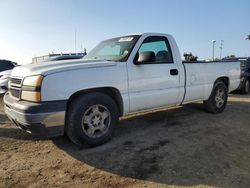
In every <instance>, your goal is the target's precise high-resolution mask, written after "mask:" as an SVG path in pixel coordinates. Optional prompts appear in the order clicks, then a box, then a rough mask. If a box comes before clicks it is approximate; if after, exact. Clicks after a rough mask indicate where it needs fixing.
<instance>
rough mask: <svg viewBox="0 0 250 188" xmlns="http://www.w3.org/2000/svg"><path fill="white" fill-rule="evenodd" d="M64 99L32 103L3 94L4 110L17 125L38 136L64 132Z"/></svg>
mask: <svg viewBox="0 0 250 188" xmlns="http://www.w3.org/2000/svg"><path fill="white" fill-rule="evenodd" d="M66 105H67V102H66V101H55V102H54V101H53V102H42V103H33V102H28V101H17V100H14V99H13V98H11V97H10V95H9V93H6V94H5V96H4V110H5V113H6V115H7V116H8V117H9V119H10V120H11V121H12V122H14V123H15V124H16V125H17V127H19V128H21V129H23V130H25V131H26V132H28V133H31V134H33V135H35V136H38V137H53V136H59V135H63V134H64V124H65V111H66Z"/></svg>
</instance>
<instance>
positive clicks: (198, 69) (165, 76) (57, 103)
mask: <svg viewBox="0 0 250 188" xmlns="http://www.w3.org/2000/svg"><path fill="white" fill-rule="evenodd" d="M239 83H240V63H238V62H225V63H223V62H207V63H205V62H204V63H199V62H193V63H185V62H183V61H182V60H181V55H180V52H179V49H178V46H177V44H176V42H175V40H174V38H173V37H172V36H171V35H167V34H159V33H144V34H134V35H126V36H121V37H116V38H112V39H108V40H105V41H103V42H101V43H100V44H99V45H97V46H96V47H95V48H94V49H93V50H92V51H91V52H90V53H89V54H88V55H86V56H85V57H84V58H83V59H78V60H65V61H54V62H43V63H38V64H30V65H25V66H20V67H17V68H14V69H13V71H12V74H11V79H10V83H9V86H10V90H9V92H8V93H7V94H6V95H5V96H4V103H5V112H6V114H7V115H8V117H9V118H10V119H11V120H12V121H13V122H14V123H15V124H16V125H17V126H18V127H20V128H22V129H24V130H26V131H27V132H29V133H32V134H35V135H38V136H58V135H63V134H67V135H68V137H69V138H70V139H71V140H72V141H73V142H74V143H76V144H84V143H87V144H90V145H99V144H102V143H104V142H106V141H108V140H109V139H110V138H111V136H112V134H113V132H114V129H115V127H116V126H117V123H118V120H119V117H121V116H125V115H128V114H131V113H134V112H138V111H145V110H152V109H155V108H162V107H169V106H177V105H183V104H186V103H191V102H194V101H204V105H205V108H206V109H207V111H209V112H212V113H219V112H222V111H223V110H224V108H225V107H226V104H227V97H228V93H229V92H231V91H233V90H235V89H237V88H238V86H239Z"/></svg>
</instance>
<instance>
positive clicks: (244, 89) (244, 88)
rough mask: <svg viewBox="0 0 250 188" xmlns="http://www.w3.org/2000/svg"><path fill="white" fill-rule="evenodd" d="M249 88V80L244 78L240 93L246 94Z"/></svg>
mask: <svg viewBox="0 0 250 188" xmlns="http://www.w3.org/2000/svg"><path fill="white" fill-rule="evenodd" d="M249 90H250V82H249V79H245V80H244V81H243V84H242V88H241V93H242V94H248V93H249Z"/></svg>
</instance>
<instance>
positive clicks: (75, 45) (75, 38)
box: [75, 29, 76, 54]
mask: <svg viewBox="0 0 250 188" xmlns="http://www.w3.org/2000/svg"><path fill="white" fill-rule="evenodd" d="M75 54H76V29H75Z"/></svg>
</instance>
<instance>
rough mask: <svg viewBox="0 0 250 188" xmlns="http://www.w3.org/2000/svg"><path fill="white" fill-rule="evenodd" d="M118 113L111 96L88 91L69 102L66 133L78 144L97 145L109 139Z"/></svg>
mask: <svg viewBox="0 0 250 188" xmlns="http://www.w3.org/2000/svg"><path fill="white" fill-rule="evenodd" d="M118 119H119V113H118V108H117V105H116V103H115V102H114V100H113V99H112V98H110V97H109V96H108V95H105V94H103V93H89V94H85V95H82V96H80V97H78V98H76V99H75V100H74V101H72V102H71V104H70V106H69V109H68V111H67V120H66V134H67V135H68V137H69V138H70V140H71V141H72V142H74V143H75V144H78V145H83V144H88V145H91V146H97V145H100V144H103V143H105V142H107V141H108V140H109V139H111V137H112V135H113V133H114V129H115V127H116V125H117V123H118Z"/></svg>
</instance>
